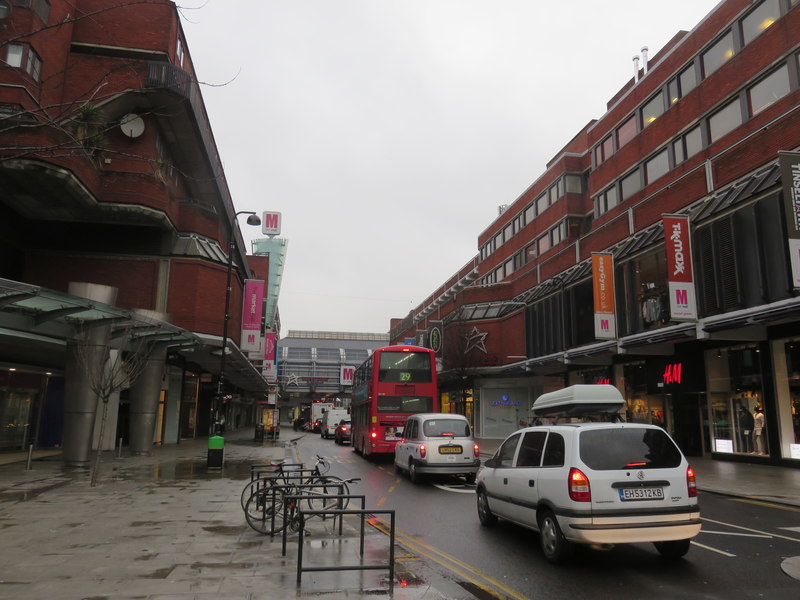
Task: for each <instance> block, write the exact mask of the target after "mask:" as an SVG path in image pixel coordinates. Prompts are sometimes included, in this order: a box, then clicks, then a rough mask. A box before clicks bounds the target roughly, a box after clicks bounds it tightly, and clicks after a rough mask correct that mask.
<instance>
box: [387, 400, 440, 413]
mask: <svg viewBox="0 0 800 600" xmlns="http://www.w3.org/2000/svg"><path fill="white" fill-rule="evenodd" d="M377 404H378V412H379V413H421V412H433V398H431V397H430V396H380V397H379V398H378V403H377Z"/></svg>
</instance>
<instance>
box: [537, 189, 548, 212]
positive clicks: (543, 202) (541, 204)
mask: <svg viewBox="0 0 800 600" xmlns="http://www.w3.org/2000/svg"><path fill="white" fill-rule="evenodd" d="M548 206H549V205H548V204H547V193H544V194H542V195H541V196H539V197H538V198H537V199H536V214H537V215H540V214H542V213H543V212H544V211H546V210H547V207H548Z"/></svg>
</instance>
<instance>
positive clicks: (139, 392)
mask: <svg viewBox="0 0 800 600" xmlns="http://www.w3.org/2000/svg"><path fill="white" fill-rule="evenodd" d="M166 359H167V347H166V346H158V347H156V348H155V349H153V351H152V352H150V355H149V356H148V357H147V365H146V366H145V368H144V370H143V371H142V374H141V375H139V377H138V378H137V379H136V381H135V382H134V384H133V385H132V386H131V388H130V391H129V394H128V399H129V400H130V421H131V430H130V449H131V454H140V455H148V454H150V450H151V449H152V448H153V438H154V436H155V425H156V414H157V411H158V400H159V397H160V395H161V381H162V377H163V373H164V366H165V364H166Z"/></svg>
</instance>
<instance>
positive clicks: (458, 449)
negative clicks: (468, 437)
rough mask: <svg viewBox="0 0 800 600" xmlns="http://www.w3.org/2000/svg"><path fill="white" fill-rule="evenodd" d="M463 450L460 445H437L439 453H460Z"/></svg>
mask: <svg viewBox="0 0 800 600" xmlns="http://www.w3.org/2000/svg"><path fill="white" fill-rule="evenodd" d="M463 451H464V450H463V448H461V446H439V454H461V453H462V452H463Z"/></svg>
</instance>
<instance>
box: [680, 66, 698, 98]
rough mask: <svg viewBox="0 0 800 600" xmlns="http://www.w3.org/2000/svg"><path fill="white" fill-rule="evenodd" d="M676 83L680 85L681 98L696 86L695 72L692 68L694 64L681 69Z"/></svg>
mask: <svg viewBox="0 0 800 600" xmlns="http://www.w3.org/2000/svg"><path fill="white" fill-rule="evenodd" d="M678 85H679V87H680V90H679V91H680V95H681V98H683V97H684V96H686V94H688V93H689V92H691V91H692V90H693V89H694V88H695V87H697V74H696V73H695V70H694V64H691V65H689V66H688V67H687V68H685V69H684V70H683V71H681V73H680V75H678Z"/></svg>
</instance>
